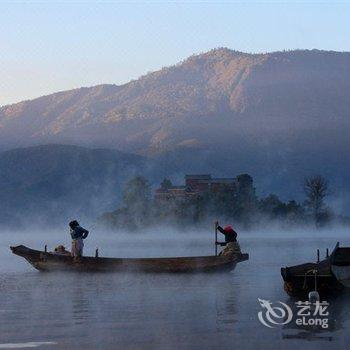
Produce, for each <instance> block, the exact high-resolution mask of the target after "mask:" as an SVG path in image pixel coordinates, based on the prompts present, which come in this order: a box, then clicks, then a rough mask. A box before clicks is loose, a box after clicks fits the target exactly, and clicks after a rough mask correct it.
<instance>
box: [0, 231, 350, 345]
mask: <svg viewBox="0 0 350 350" xmlns="http://www.w3.org/2000/svg"><path fill="white" fill-rule="evenodd" d="M212 236H213V235H212V234H211V233H210V232H197V233H196V234H194V233H182V234H179V233H175V232H172V233H169V232H165V231H164V230H159V232H156V233H153V234H147V233H145V234H143V235H135V234H129V235H126V234H120V235H118V234H98V233H92V234H91V236H89V238H88V240H87V242H86V250H85V253H86V255H92V254H93V252H94V250H95V248H96V247H97V246H98V247H99V250H100V256H122V257H136V256H152V255H156V256H171V255H202V254H208V255H209V254H212V253H213V251H214V247H213V244H212V241H213V237H212ZM239 238H240V243H241V248H242V251H244V252H248V253H249V254H250V260H249V261H246V262H242V263H240V264H238V265H237V267H236V269H235V270H234V271H232V272H228V273H221V274H199V275H156V274H154V275H152V274H137V275H132V274H69V273H68V274H63V273H60V274H49V273H47V274H45V273H39V272H37V271H36V270H34V269H33V268H32V267H31V266H30V265H29V264H28V263H27V262H26V261H24V260H23V259H21V258H20V257H17V256H14V255H12V254H11V252H10V250H9V249H8V246H9V245H16V244H25V245H28V246H30V247H33V248H37V249H40V248H42V247H43V245H44V244H45V243H46V244H48V248H49V249H52V248H53V247H54V246H55V245H57V244H59V243H62V242H65V243H66V245H68V244H69V240H68V235H67V233H64V232H50V233H46V234H42V233H35V234H34V233H26V234H16V233H9V232H2V233H0V349H13V348H17V349H19V348H21V349H24V348H38V349H53V350H54V349H293V350H294V349H295V348H296V347H299V348H302V349H348V348H349V342H350V332H349V331H350V294H346V293H345V294H344V295H342V296H340V297H337V298H334V299H332V300H329V303H330V306H329V308H328V311H329V316H328V319H329V328H328V329H322V328H321V327H310V326H307V327H303V328H301V327H298V326H295V324H294V325H293V326H292V325H291V324H288V325H285V326H276V327H275V328H268V327H266V326H264V325H262V324H261V323H260V321H259V320H258V312H259V311H261V310H262V308H261V306H260V304H259V302H258V298H260V299H267V300H270V301H273V302H278V301H282V302H284V303H286V304H288V305H290V306H293V303H294V302H295V300H291V299H290V298H289V297H288V296H287V295H286V294H285V292H284V291H283V285H282V279H281V277H280V267H281V266H285V265H295V264H298V263H302V262H305V261H310V260H311V261H313V260H315V258H316V249H317V248H320V249H321V254H322V256H323V255H324V252H325V249H326V248H327V247H329V248H333V246H334V245H335V243H336V242H337V241H340V242H341V243H342V244H343V245H349V246H350V237H349V235H348V234H347V233H346V232H341V231H338V230H337V231H328V232H319V233H307V232H295V233H285V232H275V233H266V232H265V233H264V232H254V233H242V234H240V237H239Z"/></svg>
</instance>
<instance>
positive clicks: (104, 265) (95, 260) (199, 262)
mask: <svg viewBox="0 0 350 350" xmlns="http://www.w3.org/2000/svg"><path fill="white" fill-rule="evenodd" d="M10 249H11V250H12V252H13V253H14V254H16V255H19V256H21V257H23V258H25V259H26V260H27V261H28V262H29V263H30V264H31V265H33V266H34V267H35V268H36V269H37V270H39V271H79V272H84V271H85V272H215V271H222V270H232V269H233V268H234V267H235V265H236V264H237V263H239V262H241V261H245V260H248V259H249V255H248V254H241V253H238V254H232V255H226V256H196V257H174V258H133V259H129V258H126V259H125V258H104V257H90V256H83V257H81V258H78V259H77V258H75V259H74V258H73V257H71V256H65V255H59V254H54V253H50V252H45V251H39V250H34V249H30V248H28V247H25V246H23V245H19V246H16V247H10Z"/></svg>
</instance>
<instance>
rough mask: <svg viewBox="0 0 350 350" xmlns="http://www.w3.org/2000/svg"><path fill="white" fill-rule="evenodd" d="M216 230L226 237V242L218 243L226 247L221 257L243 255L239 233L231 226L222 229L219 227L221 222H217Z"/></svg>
mask: <svg viewBox="0 0 350 350" xmlns="http://www.w3.org/2000/svg"><path fill="white" fill-rule="evenodd" d="M215 225H216V228H217V229H218V231H219V232H221V233H222V234H223V235H224V236H225V242H217V244H219V245H220V246H224V247H225V249H224V250H223V251H221V252H220V254H219V255H231V254H237V253H239V254H240V253H241V248H240V246H239V243H238V242H237V232H236V231H235V230H234V229H233V228H232V226H231V225H228V226H225V227H224V228H222V227H221V226H219V222H218V221H216V222H215Z"/></svg>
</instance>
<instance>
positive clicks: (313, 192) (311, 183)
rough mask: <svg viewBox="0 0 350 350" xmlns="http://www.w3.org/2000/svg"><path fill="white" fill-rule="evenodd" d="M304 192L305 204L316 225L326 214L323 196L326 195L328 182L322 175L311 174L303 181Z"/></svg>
mask: <svg viewBox="0 0 350 350" xmlns="http://www.w3.org/2000/svg"><path fill="white" fill-rule="evenodd" d="M304 192H305V194H306V198H307V199H306V201H305V206H306V208H307V209H308V210H309V212H310V213H311V215H312V217H313V218H314V220H315V223H316V225H319V224H320V223H321V221H322V219H323V217H325V215H326V214H327V208H326V204H325V198H326V196H327V195H328V193H329V192H328V182H327V180H326V179H325V178H324V177H322V176H319V175H317V176H312V177H309V178H307V179H305V181H304Z"/></svg>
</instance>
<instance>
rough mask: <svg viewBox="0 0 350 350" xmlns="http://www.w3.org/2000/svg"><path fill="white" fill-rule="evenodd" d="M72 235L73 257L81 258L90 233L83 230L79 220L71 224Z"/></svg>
mask: <svg viewBox="0 0 350 350" xmlns="http://www.w3.org/2000/svg"><path fill="white" fill-rule="evenodd" d="M69 227H70V235H71V237H72V256H73V257H81V256H82V255H83V248H84V242H83V239H85V238H86V237H87V236H88V234H89V231H88V230H85V228H82V227H81V226H80V225H79V223H78V221H77V220H73V221H71V222H70V223H69Z"/></svg>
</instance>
